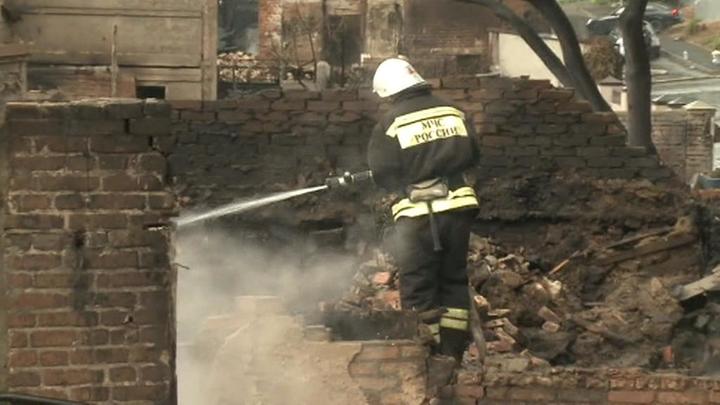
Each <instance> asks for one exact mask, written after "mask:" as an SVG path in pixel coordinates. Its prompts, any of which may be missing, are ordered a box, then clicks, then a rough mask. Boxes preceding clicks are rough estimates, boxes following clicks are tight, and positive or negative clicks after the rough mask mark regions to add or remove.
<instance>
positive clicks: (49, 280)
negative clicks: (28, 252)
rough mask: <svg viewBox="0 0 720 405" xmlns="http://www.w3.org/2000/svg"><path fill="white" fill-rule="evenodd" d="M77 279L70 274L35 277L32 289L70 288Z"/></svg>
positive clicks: (55, 273)
mask: <svg viewBox="0 0 720 405" xmlns="http://www.w3.org/2000/svg"><path fill="white" fill-rule="evenodd" d="M78 279H79V277H78V276H77V275H76V274H74V273H71V272H63V273H58V272H51V273H40V274H36V275H35V281H34V282H33V287H35V288H72V287H73V286H74V285H75V283H76V282H77V281H78Z"/></svg>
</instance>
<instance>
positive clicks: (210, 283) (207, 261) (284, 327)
mask: <svg viewBox="0 0 720 405" xmlns="http://www.w3.org/2000/svg"><path fill="white" fill-rule="evenodd" d="M326 236H327V235H326ZM176 249H177V256H176V261H177V262H178V264H180V266H181V267H180V269H179V271H178V287H177V320H178V321H177V336H178V359H177V367H178V371H177V372H178V380H179V382H178V386H179V402H180V404H199V403H210V402H209V401H208V398H211V397H212V395H215V394H214V393H211V392H208V390H210V389H211V388H210V387H212V381H209V378H216V379H217V370H213V359H214V358H215V357H216V356H217V355H218V351H219V350H222V349H221V347H222V346H223V342H224V339H225V337H227V335H228V334H229V333H232V332H237V333H238V334H239V333H244V334H245V335H247V336H248V339H249V338H250V336H252V341H253V342H256V343H255V344H254V345H256V344H257V342H260V344H259V345H258V346H257V347H252V348H247V350H239V349H237V350H236V349H232V350H234V351H237V352H240V353H231V355H232V356H235V355H237V356H240V357H238V359H237V360H236V361H233V363H234V364H237V367H233V368H234V370H233V369H229V370H227V373H226V374H227V377H228V378H230V377H231V376H232V378H235V379H236V380H237V387H238V390H240V391H241V390H248V385H247V384H246V383H249V382H248V381H245V380H244V379H246V378H250V377H248V376H247V373H246V371H247V370H245V369H244V368H245V367H249V366H248V365H249V364H250V363H252V361H251V360H250V359H249V358H248V357H242V356H248V355H249V354H248V353H243V352H244V351H252V352H253V353H254V354H253V355H254V356H260V354H258V353H260V352H262V350H263V349H262V348H261V347H260V346H264V347H266V348H267V347H268V345H270V346H272V345H276V346H272V347H274V348H273V350H271V351H272V352H278V351H279V349H278V348H277V347H279V346H277V345H278V344H280V343H279V342H282V343H283V345H284V346H283V347H287V345H286V342H285V341H286V340H287V339H290V337H293V336H294V337H297V334H298V333H300V335H302V329H301V327H302V325H300V324H299V323H297V322H295V321H294V319H293V320H290V318H289V317H287V316H285V317H276V318H274V319H275V320H274V321H273V322H272V323H273V326H272V327H269V326H268V327H265V326H263V324H262V323H260V324H258V325H260V326H258V325H256V326H253V327H252V330H250V331H245V332H241V331H240V330H241V329H242V328H243V327H244V328H247V327H248V326H247V325H248V323H247V322H245V323H243V322H244V321H243V319H240V318H242V317H238V313H239V312H243V311H244V310H249V309H247V308H242V307H241V306H239V305H238V304H237V297H239V296H248V295H252V296H277V297H280V299H281V301H282V303H283V304H284V305H283V306H284V308H285V309H287V310H288V312H289V313H290V314H291V315H303V316H304V317H305V319H306V320H308V323H317V322H318V320H319V317H318V314H319V311H318V309H319V303H320V302H323V301H332V300H335V299H337V298H339V297H340V296H341V295H342V294H343V293H344V292H346V290H347V289H348V288H349V286H350V282H351V279H352V276H353V274H354V273H355V270H356V269H357V267H358V263H357V261H358V258H357V256H356V255H355V254H353V253H348V252H347V251H345V250H344V249H343V247H342V244H340V245H339V246H337V245H336V246H335V247H327V246H324V245H322V244H321V243H319V241H316V240H314V239H313V238H312V237H308V235H307V234H302V233H298V232H297V231H289V230H286V229H274V230H273V229H271V230H270V232H260V233H255V232H244V233H243V232H234V233H231V232H228V231H221V230H214V229H201V228H197V229H192V230H185V229H184V230H183V231H182V232H180V233H179V234H178V236H177V241H176ZM238 319H239V321H238ZM245 321H247V319H245ZM213 322H214V323H213ZM209 323H213V325H214V326H212V327H208V325H209ZM258 335H260V336H258ZM240 338H242V339H244V338H243V336H240ZM235 340H236V341H237V340H238V339H237V338H236V339H235ZM238 344H239V343H238ZM248 344H249V343H248ZM226 349H227V348H226ZM280 351H281V350H280ZM276 354H277V353H276ZM224 356H226V357H227V353H225V354H224ZM253 361H258V359H257V358H256V359H254V360H253ZM283 362H286V360H283ZM264 363H268V362H267V361H264ZM283 364H285V365H284V366H283V368H282V369H283V370H285V371H284V372H286V373H290V370H294V371H293V372H292V374H298V375H293V376H287V375H286V376H285V377H284V378H283V380H284V381H285V384H286V385H288V386H287V387H286V391H287V392H293V394H292V395H299V394H298V392H303V393H307V392H309V390H310V388H311V385H312V381H310V382H308V381H305V380H303V379H302V378H301V377H303V376H307V375H312V373H311V372H310V371H312V370H305V369H302V367H299V366H298V367H294V368H293V367H290V366H289V365H288V364H287V363H283ZM278 366H279V365H278V364H264V365H263V369H264V370H265V371H266V372H267V373H270V370H271V369H272V370H273V371H272V372H277V370H276V369H275V368H276V367H278ZM345 366H346V364H345ZM254 367H257V366H254ZM333 367H338V369H339V370H344V369H346V367H345V368H342V367H341V366H340V365H339V364H338V365H333ZM331 368H332V367H331ZM314 372H316V371H314ZM213 373H214V374H213ZM243 373H245V374H246V375H243ZM211 375H214V377H210V376H211ZM333 378H336V376H334V377H333ZM203 381H205V383H203ZM293 381H294V383H293ZM300 381H302V384H300ZM216 382H217V381H216ZM241 387H242V389H241ZM247 395H250V394H249V393H247V392H238V393H237V397H236V398H245V397H246V396H247ZM234 403H246V402H244V400H240V401H239V402H234ZM295 403H301V402H297V401H296V402H295Z"/></svg>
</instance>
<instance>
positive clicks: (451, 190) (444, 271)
mask: <svg viewBox="0 0 720 405" xmlns="http://www.w3.org/2000/svg"><path fill="white" fill-rule="evenodd" d="M373 91H374V92H375V93H376V94H377V95H378V96H380V97H381V98H382V99H384V100H387V101H389V103H390V109H389V111H388V112H387V113H386V114H385V115H384V116H383V117H382V118H381V119H380V121H379V122H378V124H377V125H376V126H375V128H374V129H373V133H372V136H371V139H370V143H369V145H368V165H369V168H370V170H371V172H372V177H373V180H374V181H375V183H376V184H377V185H379V186H380V187H382V188H384V189H385V190H387V191H390V192H393V193H396V194H397V195H399V196H400V197H399V201H397V202H396V203H395V204H394V205H393V206H392V214H393V219H394V221H395V238H396V240H395V243H394V248H393V250H394V252H393V255H394V256H395V259H396V261H397V262H398V265H399V267H400V297H401V304H402V307H403V309H408V310H414V311H417V312H418V313H420V314H421V319H422V320H423V322H425V324H426V325H427V326H428V328H429V329H430V331H431V332H432V334H433V337H434V340H435V342H436V343H437V344H436V345H433V348H434V351H435V353H436V354H441V355H446V356H452V357H454V358H455V359H456V360H458V361H460V360H461V359H462V355H463V353H464V352H465V349H466V348H467V345H468V343H469V341H470V334H469V316H468V314H469V313H468V310H469V307H470V298H469V294H468V278H467V268H466V265H467V251H468V240H469V237H470V226H471V223H472V221H473V219H474V217H475V216H476V214H477V208H478V201H477V198H476V195H475V191H474V189H473V188H472V187H470V186H469V185H468V184H467V183H466V181H465V179H464V176H463V172H464V171H465V170H466V169H468V168H471V167H472V166H473V165H474V163H475V161H476V159H477V158H478V148H477V144H476V142H477V141H476V137H475V131H474V129H473V127H472V125H471V124H469V123H468V121H467V120H466V116H465V114H464V113H463V112H462V111H461V110H460V109H459V108H457V107H456V106H453V105H452V104H450V103H448V102H446V101H444V100H441V99H440V98H438V97H436V96H434V95H433V94H432V92H431V87H430V85H429V84H428V83H427V82H426V81H425V80H424V79H423V78H422V77H421V76H420V75H419V74H418V73H417V72H416V71H415V69H414V68H413V66H412V65H411V64H410V63H409V62H408V61H407V60H406V59H405V58H402V57H399V58H391V59H387V60H385V61H383V62H382V63H381V64H380V65H379V66H378V68H377V70H376V72H375V75H374V78H373ZM428 315H429V316H428Z"/></svg>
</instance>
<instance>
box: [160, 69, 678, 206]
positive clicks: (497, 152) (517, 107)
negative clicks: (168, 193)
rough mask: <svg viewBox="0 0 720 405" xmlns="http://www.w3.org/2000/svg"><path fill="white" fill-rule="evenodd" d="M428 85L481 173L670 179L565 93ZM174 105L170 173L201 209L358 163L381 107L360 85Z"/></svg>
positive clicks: (499, 83)
mask: <svg viewBox="0 0 720 405" xmlns="http://www.w3.org/2000/svg"><path fill="white" fill-rule="evenodd" d="M433 85H434V86H435V87H436V88H437V90H436V91H435V93H436V94H437V95H438V96H440V97H443V98H445V99H448V100H451V101H453V102H455V103H457V104H459V105H460V107H462V108H463V109H464V110H465V111H466V112H467V113H468V114H469V115H470V119H471V120H472V122H474V123H475V125H476V127H477V129H478V132H479V136H480V142H481V145H482V147H481V153H482V157H481V159H480V166H479V168H478V171H477V174H478V175H479V176H480V177H485V178H489V177H493V176H498V175H504V174H508V173H512V172H528V171H530V170H531V169H535V170H537V171H538V172H548V173H549V172H553V171H556V170H561V169H562V170H568V171H577V172H581V173H584V174H587V175H589V176H592V177H595V178H633V177H641V178H649V179H652V180H657V179H666V178H669V177H671V176H672V173H671V171H670V170H669V169H668V168H666V167H662V166H661V165H660V164H659V162H658V160H657V159H656V158H655V157H653V156H650V155H648V154H647V152H646V151H645V149H644V148H640V147H627V146H625V139H626V135H625V130H624V128H623V127H622V125H621V124H620V123H619V121H618V120H617V118H616V117H615V115H614V114H611V113H594V112H591V108H590V105H589V104H588V103H586V102H580V101H576V100H574V99H573V91H572V90H565V89H555V88H552V87H551V85H550V84H549V82H547V81H535V80H527V79H509V78H501V77H488V78H475V77H449V78H446V79H443V80H442V82H440V81H439V80H436V81H433ZM174 106H175V109H176V111H175V113H174V114H175V115H174V117H175V122H174V132H175V134H176V135H177V137H178V146H177V149H176V150H175V152H174V153H173V155H172V156H171V157H170V167H171V171H172V173H173V176H176V177H177V182H178V183H179V184H180V185H182V190H181V193H182V195H183V196H185V197H187V198H190V199H192V200H193V203H191V204H198V203H207V204H210V205H217V204H220V203H224V202H227V201H229V200H232V199H235V198H238V197H239V196H241V195H248V194H252V193H255V192H267V191H268V190H271V189H272V188H273V187H272V186H273V185H277V184H284V185H286V186H288V187H293V186H303V185H308V184H318V182H322V180H323V179H324V177H325V176H326V175H327V174H328V173H329V172H330V171H332V170H335V169H342V170H354V169H362V168H364V167H366V163H365V149H366V145H367V142H368V139H369V135H370V132H371V130H372V127H373V125H374V120H375V119H376V118H377V117H378V115H379V114H381V113H382V111H383V109H384V108H386V106H385V105H379V104H378V100H377V98H376V97H375V96H373V95H372V94H371V93H370V92H369V91H367V90H349V91H338V90H331V91H324V92H308V91H288V92H286V93H284V94H283V93H281V92H279V91H271V92H266V93H264V94H261V95H254V96H250V97H246V98H242V99H239V100H226V101H218V102H209V103H176V104H174Z"/></svg>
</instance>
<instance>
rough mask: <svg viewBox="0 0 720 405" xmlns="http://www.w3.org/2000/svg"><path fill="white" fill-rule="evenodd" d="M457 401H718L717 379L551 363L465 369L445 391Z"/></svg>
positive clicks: (719, 387) (719, 385) (719, 384)
mask: <svg viewBox="0 0 720 405" xmlns="http://www.w3.org/2000/svg"><path fill="white" fill-rule="evenodd" d="M443 395H444V397H445V398H446V399H448V400H451V398H452V400H451V401H453V402H450V403H460V404H468V405H469V404H483V405H485V404H487V405H495V404H497V405H500V404H507V405H513V404H518V405H519V404H548V403H552V404H568V405H569V404H608V403H610V404H718V403H720V380H717V379H712V378H698V377H688V376H682V375H676V374H650V373H645V372H642V371H639V370H631V369H625V370H620V369H618V370H612V369H610V370H608V369H600V370H597V369H552V370H548V372H545V373H531V372H524V373H499V374H498V373H492V374H491V373H487V374H482V373H481V372H473V371H468V370H465V371H463V372H461V374H460V375H459V376H458V380H457V384H456V385H455V386H454V387H451V388H449V389H447V390H445V392H444V394H443Z"/></svg>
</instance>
